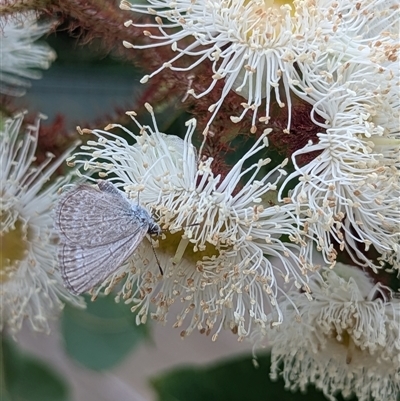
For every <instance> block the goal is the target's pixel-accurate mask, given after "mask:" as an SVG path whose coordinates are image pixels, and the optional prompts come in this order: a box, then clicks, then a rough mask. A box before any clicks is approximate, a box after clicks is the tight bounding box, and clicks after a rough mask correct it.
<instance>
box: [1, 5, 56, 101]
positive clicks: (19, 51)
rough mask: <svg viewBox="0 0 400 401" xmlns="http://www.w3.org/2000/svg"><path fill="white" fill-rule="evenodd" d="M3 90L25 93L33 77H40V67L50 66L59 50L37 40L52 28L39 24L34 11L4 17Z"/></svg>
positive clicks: (10, 92) (2, 51)
mask: <svg viewBox="0 0 400 401" xmlns="http://www.w3.org/2000/svg"><path fill="white" fill-rule="evenodd" d="M0 24H1V29H0V60H1V62H0V93H3V94H6V95H10V96H22V95H24V94H25V92H26V88H27V87H29V86H30V82H29V80H30V79H39V78H41V77H42V73H41V72H40V71H39V70H38V69H47V68H49V67H50V65H51V63H52V62H53V61H54V60H55V58H56V54H55V52H54V51H53V50H52V49H51V48H50V47H49V46H48V45H47V44H46V43H35V42H36V40H37V39H39V38H40V37H42V36H43V35H44V34H45V33H47V32H48V31H49V30H50V28H51V23H38V22H37V19H36V16H35V14H34V13H31V14H28V15H26V16H22V15H21V16H17V15H14V16H12V17H8V19H5V17H0Z"/></svg>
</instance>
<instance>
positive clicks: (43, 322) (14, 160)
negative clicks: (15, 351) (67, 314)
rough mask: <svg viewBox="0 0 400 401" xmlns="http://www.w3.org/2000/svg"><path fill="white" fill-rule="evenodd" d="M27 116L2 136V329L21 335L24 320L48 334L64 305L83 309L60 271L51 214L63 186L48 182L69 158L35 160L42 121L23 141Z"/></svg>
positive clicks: (9, 123)
mask: <svg viewBox="0 0 400 401" xmlns="http://www.w3.org/2000/svg"><path fill="white" fill-rule="evenodd" d="M22 123H23V115H22V114H20V115H17V116H15V117H14V118H12V119H2V120H1V130H0V140H1V142H0V166H1V172H2V173H1V179H0V216H1V221H0V224H1V227H0V228H1V234H0V240H1V247H0V256H1V263H0V298H1V302H0V319H1V320H0V329H3V328H6V329H8V330H9V331H10V332H11V333H12V334H15V333H17V332H18V331H19V330H20V329H21V326H22V323H23V321H24V319H27V320H28V321H29V322H30V324H31V326H32V328H33V329H34V330H36V331H48V330H49V325H48V319H49V318H51V317H53V316H55V315H56V314H57V313H58V312H59V311H60V310H61V309H62V307H63V302H64V301H67V302H71V303H73V304H74V305H81V301H80V299H79V298H76V297H74V296H72V295H71V294H69V293H68V291H67V290H66V289H65V288H64V286H63V284H62V280H61V276H60V272H59V271H58V269H57V262H56V252H57V249H56V248H57V245H56V243H55V237H54V232H53V219H52V216H51V214H50V212H51V210H52V208H53V206H54V202H55V201H56V200H57V191H58V188H59V187H60V185H63V184H65V183H66V182H68V178H63V177H61V178H59V179H58V180H56V181H55V182H53V183H51V184H47V181H48V180H49V178H50V177H51V175H52V174H53V173H54V171H55V170H56V169H57V168H58V167H59V166H60V164H61V163H62V162H63V160H64V158H65V157H66V155H63V157H61V158H60V159H58V160H57V161H54V162H52V161H51V159H52V155H48V158H47V160H46V161H45V162H44V163H43V164H42V165H40V166H35V165H33V164H32V163H33V162H34V160H35V155H34V153H35V149H36V144H37V139H38V131H39V120H38V121H37V122H36V124H35V125H31V126H28V127H27V132H26V133H25V136H23V137H19V132H20V130H21V125H22Z"/></svg>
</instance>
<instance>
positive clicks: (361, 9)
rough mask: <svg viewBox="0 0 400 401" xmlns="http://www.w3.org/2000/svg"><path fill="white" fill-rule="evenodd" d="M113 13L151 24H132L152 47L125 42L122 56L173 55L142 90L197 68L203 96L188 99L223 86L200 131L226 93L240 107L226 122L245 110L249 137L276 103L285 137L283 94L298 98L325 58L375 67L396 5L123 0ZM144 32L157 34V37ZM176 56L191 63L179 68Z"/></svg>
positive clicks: (328, 0) (343, 0)
mask: <svg viewBox="0 0 400 401" xmlns="http://www.w3.org/2000/svg"><path fill="white" fill-rule="evenodd" d="M121 8H122V9H124V10H131V11H134V12H137V13H143V14H148V15H151V16H154V17H155V22H156V23H155V24H154V23H153V24H152V23H148V24H144V25H139V24H137V23H135V24H134V25H135V26H138V27H143V28H145V30H144V35H145V36H148V37H149V38H150V39H153V40H152V41H151V42H150V43H149V44H145V45H132V44H131V43H129V42H128V41H125V42H124V45H125V46H126V47H127V48H129V47H133V48H135V49H150V48H154V47H158V46H165V45H167V46H171V48H172V50H173V51H174V52H176V53H177V55H176V56H175V57H173V58H172V59H171V60H166V61H165V62H164V63H163V65H162V66H160V67H159V68H158V69H157V70H156V71H154V72H152V73H151V74H149V75H146V76H144V77H143V78H142V80H141V82H142V83H145V82H147V81H148V80H149V79H150V78H152V77H153V76H154V75H156V74H158V73H159V72H160V71H162V70H163V69H165V68H170V69H171V70H174V71H189V70H192V69H194V68H195V67H196V66H198V65H199V64H200V63H202V62H204V61H205V60H209V61H210V62H211V65H212V72H213V75H212V76H211V77H210V81H211V82H210V84H209V86H208V88H207V89H206V90H205V91H204V92H202V93H194V91H193V90H192V89H190V90H189V94H191V95H193V96H194V97H196V98H200V97H202V96H204V95H206V94H208V93H209V92H211V91H212V90H213V88H214V87H215V85H216V84H217V82H218V81H220V80H222V79H223V80H224V86H223V89H222V93H221V94H219V95H218V101H217V102H216V103H214V104H212V105H210V107H209V111H210V112H211V113H212V115H211V117H210V120H209V122H208V125H207V128H206V130H207V129H208V127H209V125H210V124H211V122H212V120H213V119H214V117H215V115H216V114H217V112H218V110H219V108H220V107H221V105H222V103H223V101H224V99H225V97H226V96H227V94H228V93H229V91H230V90H234V91H235V92H236V93H238V94H240V95H241V96H243V97H244V98H245V99H246V101H245V102H244V103H242V104H241V106H242V107H243V111H242V112H241V113H240V114H239V115H238V116H231V119H232V121H234V122H238V121H240V120H241V119H242V118H243V117H244V115H245V114H246V113H247V111H248V110H251V111H253V119H252V122H253V129H255V124H256V119H257V114H258V108H259V107H261V106H262V107H263V108H264V110H265V111H264V114H263V115H261V117H260V118H259V120H260V121H261V122H266V123H267V122H268V121H269V119H270V105H271V103H272V102H276V103H277V104H278V105H279V106H280V107H285V106H287V107H288V115H289V119H288V126H287V128H288V129H289V128H290V116H291V114H290V108H291V92H294V93H296V94H297V95H298V96H300V97H303V98H304V97H305V98H306V97H307V95H308V93H309V92H310V91H312V90H313V81H314V80H315V79H316V80H317V81H318V80H320V79H322V77H321V74H320V72H321V69H326V65H327V63H329V58H330V57H331V55H332V54H333V55H335V54H340V55H341V57H342V60H344V61H352V62H355V63H357V64H369V63H380V62H381V59H382V58H385V57H387V53H388V48H387V47H388V46H393V43H392V42H393V36H395V32H396V29H395V28H396V26H397V25H396V23H397V19H396V18H395V17H394V15H395V13H396V12H397V9H396V3H395V2H389V3H388V2H387V1H386V0H367V1H363V2H359V1H358V0H351V1H349V0H339V1H337V0H334V1H333V0H317V1H310V0H298V1H293V2H292V1H288V2H284V1H276V2H275V1H273V0H234V1H233V0H176V1H174V2H169V1H165V0H148V1H147V4H130V3H129V2H128V1H126V0H123V1H122V2H121ZM130 24H133V22H132V21H128V22H127V23H126V25H127V26H129V25H130ZM371 27H373V28H371ZM146 28H147V29H146ZM149 28H151V29H153V28H155V29H158V31H159V35H156V34H154V33H152V32H154V31H152V32H150V31H149V30H148V29H149ZM388 30H389V33H387V31H388ZM384 31H385V32H386V34H383V32H384ZM184 56H187V57H188V58H189V59H190V58H195V61H193V63H192V64H189V65H188V63H186V64H185V63H181V64H179V63H180V62H181V60H180V59H181V58H182V57H184Z"/></svg>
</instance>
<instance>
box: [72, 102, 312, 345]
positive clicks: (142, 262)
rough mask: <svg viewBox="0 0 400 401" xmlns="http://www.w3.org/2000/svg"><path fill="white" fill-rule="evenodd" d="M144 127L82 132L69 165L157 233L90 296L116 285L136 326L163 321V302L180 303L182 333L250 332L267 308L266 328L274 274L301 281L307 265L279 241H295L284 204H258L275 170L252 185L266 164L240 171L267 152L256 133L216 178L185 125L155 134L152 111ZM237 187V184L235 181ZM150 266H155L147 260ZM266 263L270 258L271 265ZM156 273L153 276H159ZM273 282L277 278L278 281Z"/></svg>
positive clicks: (272, 185)
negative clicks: (105, 186)
mask: <svg viewBox="0 0 400 401" xmlns="http://www.w3.org/2000/svg"><path fill="white" fill-rule="evenodd" d="M146 107H147V109H148V111H149V112H150V113H151V115H152V120H153V127H149V126H141V125H140V124H139V122H137V121H136V119H135V117H134V116H135V114H134V113H133V112H130V113H128V114H129V115H130V116H131V117H132V119H133V120H134V121H135V123H136V124H137V126H138V127H139V129H140V134H139V135H135V134H133V133H132V132H130V131H128V130H127V129H126V128H124V127H121V126H119V125H110V126H108V127H107V128H106V129H107V130H108V129H111V128H115V127H119V128H121V129H123V130H124V132H125V133H124V136H125V137H126V138H128V139H129V140H130V143H129V142H128V141H127V140H126V139H123V138H122V137H121V136H118V135H115V134H113V133H111V132H107V131H101V130H94V131H90V132H91V133H92V134H93V135H95V136H96V137H97V138H98V139H97V140H96V141H89V142H88V144H87V145H85V146H82V149H83V150H84V152H81V153H77V154H76V155H75V156H73V157H72V158H70V159H69V162H71V161H72V160H74V161H73V164H74V165H76V164H77V165H79V164H81V165H82V167H83V169H82V171H83V172H84V170H89V171H90V170H92V169H100V170H101V172H100V177H102V178H105V177H109V180H110V181H112V182H114V184H115V185H117V186H118V187H120V188H121V189H122V188H123V189H124V190H125V192H126V193H127V194H128V195H129V197H130V198H132V199H137V200H135V202H136V201H139V202H140V204H141V205H142V206H143V207H146V208H147V209H148V210H152V211H153V213H154V216H153V217H154V218H155V220H156V221H157V223H159V224H160V225H161V228H162V229H163V230H164V232H163V235H162V238H160V239H159V241H158V243H157V244H156V247H155V249H152V247H151V246H150V243H149V242H148V240H144V241H143V242H142V244H141V245H140V246H139V248H138V249H137V250H136V252H135V254H134V255H133V256H132V257H131V258H130V259H128V262H127V263H125V264H124V265H123V266H122V267H121V268H120V269H118V271H117V272H116V273H115V274H113V275H112V276H111V277H110V278H109V279H108V280H106V281H105V282H104V283H103V284H102V285H101V286H100V287H99V288H97V289H95V290H94V294H97V293H98V292H99V291H100V290H101V289H102V288H104V287H106V292H108V291H110V290H111V288H112V287H114V286H115V284H116V283H117V282H118V281H119V280H120V279H122V277H124V276H125V279H124V283H123V285H122V287H117V292H118V295H117V298H118V299H121V300H124V301H125V302H126V303H132V304H133V308H132V309H133V310H138V322H140V321H142V322H144V321H146V318H147V316H148V314H149V312H150V311H151V304H153V305H154V310H153V313H152V317H153V318H154V319H156V320H159V321H163V322H164V321H166V319H167V314H168V311H169V307H170V306H171V304H172V303H174V302H175V303H178V302H179V303H181V304H182V312H181V313H180V314H179V316H178V317H177V319H176V322H175V326H176V327H180V326H182V325H183V324H184V321H185V325H186V328H185V330H184V331H183V332H182V335H187V334H189V333H190V332H192V331H193V330H194V329H198V330H199V331H200V332H206V333H214V335H213V339H216V337H217V334H218V332H219V331H220V330H221V328H223V327H225V328H226V327H227V328H230V329H231V330H233V331H235V332H237V333H238V335H239V337H244V336H247V335H249V333H251V332H252V330H254V329H255V327H258V326H261V327H265V324H266V323H267V318H266V316H267V314H268V311H269V310H270V309H271V305H272V307H274V308H275V310H276V311H277V319H276V322H281V321H282V315H281V313H280V310H279V305H277V303H276V299H277V296H278V295H279V293H280V290H279V287H278V282H277V278H278V277H279V278H283V280H285V281H288V280H289V278H292V279H294V280H296V282H297V284H298V285H299V286H301V285H306V280H307V277H306V274H307V268H306V267H305V266H303V264H302V262H301V260H300V257H299V254H300V246H299V245H297V244H295V243H284V242H282V237H283V236H287V237H291V238H292V240H293V241H298V238H296V233H295V230H294V228H293V226H292V223H293V217H292V213H293V212H294V207H293V205H290V204H288V205H282V206H278V205H276V206H270V205H269V203H268V201H267V198H268V197H271V193H272V194H274V193H275V191H276V184H277V182H278V181H279V180H280V178H281V177H282V176H283V175H284V174H285V172H284V170H283V169H282V167H283V166H278V167H276V168H274V169H271V171H270V172H269V173H267V174H261V176H264V177H263V178H261V179H260V180H258V179H257V177H258V175H259V173H260V171H261V170H262V169H263V170H265V168H266V165H267V164H268V163H269V160H266V159H262V158H260V159H259V161H258V162H256V163H255V164H253V165H251V166H250V167H248V168H246V169H244V168H243V165H244V163H246V162H247V161H248V160H249V158H250V157H252V156H253V157H254V156H255V155H258V154H261V153H262V150H263V149H264V148H265V147H266V146H267V137H266V133H265V134H264V135H262V136H261V137H260V138H259V140H257V142H256V143H255V144H254V146H253V147H252V148H251V149H250V150H249V151H248V152H247V153H245V154H244V155H243V156H242V158H241V159H240V160H239V161H238V162H237V163H236V164H235V165H234V166H233V167H232V169H231V170H230V171H229V172H228V173H227V175H226V176H225V177H221V176H220V175H215V174H214V173H213V167H212V162H213V160H212V159H211V158H202V157H201V156H198V155H197V152H196V150H195V148H194V147H193V145H192V144H191V137H192V134H193V131H194V129H195V125H196V122H195V120H190V121H188V122H187V126H188V130H187V134H186V136H185V139H184V140H182V139H180V138H178V137H176V136H171V135H165V134H162V133H160V132H159V131H158V128H157V124H156V121H155V118H154V115H153V111H152V109H151V107H150V106H149V105H146ZM243 178H245V182H246V184H245V185H244V186H241V183H240V180H242V179H243ZM155 255H157V258H158V260H159V265H158V263H157V260H156V256H155ZM270 257H274V258H275V259H277V260H278V261H279V262H278V264H277V265H275V264H272V262H271V261H270V260H269V258H270ZM159 267H160V268H161V269H162V270H163V275H161V274H160V273H159ZM283 280H282V281H283Z"/></svg>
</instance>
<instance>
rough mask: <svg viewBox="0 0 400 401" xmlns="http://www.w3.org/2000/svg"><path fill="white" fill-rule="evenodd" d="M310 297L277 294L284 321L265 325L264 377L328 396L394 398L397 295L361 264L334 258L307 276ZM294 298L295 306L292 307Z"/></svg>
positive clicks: (398, 386) (398, 381)
mask: <svg viewBox="0 0 400 401" xmlns="http://www.w3.org/2000/svg"><path fill="white" fill-rule="evenodd" d="M309 285H310V289H311V293H312V296H313V300H311V301H309V300H307V299H305V298H304V296H303V294H300V292H297V291H293V292H292V293H289V294H288V295H289V297H290V298H291V301H292V302H289V301H283V304H282V312H283V313H284V315H285V320H284V323H283V324H282V325H281V326H279V327H277V328H274V329H268V333H267V334H268V341H269V343H270V345H271V346H272V349H271V354H272V366H271V371H272V374H271V376H272V378H273V379H276V378H277V377H278V375H282V376H283V378H284V380H285V384H286V387H287V388H289V389H291V390H297V389H300V390H302V391H304V390H305V389H306V387H307V385H308V384H309V383H312V384H314V385H315V386H316V387H317V388H318V389H321V390H322V391H323V392H324V394H325V395H326V396H327V397H328V398H329V399H330V400H335V397H334V396H335V395H336V394H337V393H338V392H341V393H342V395H343V396H344V397H345V398H346V397H349V396H350V395H351V394H355V395H356V396H357V397H358V398H357V399H358V400H359V401H369V400H376V401H396V397H397V396H398V394H399V392H400V324H399V323H400V302H399V300H395V299H392V300H390V299H388V298H389V296H388V295H387V294H388V292H387V288H384V287H381V286H379V285H378V284H377V285H374V284H373V283H372V281H371V280H370V279H369V278H368V276H367V275H366V274H365V273H364V272H363V271H361V270H359V269H357V268H354V267H351V266H346V265H340V264H338V265H337V266H336V267H335V269H333V270H330V269H328V268H324V269H322V270H321V274H319V273H316V274H315V275H313V276H312V278H310V282H309ZM294 305H295V306H294Z"/></svg>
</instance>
